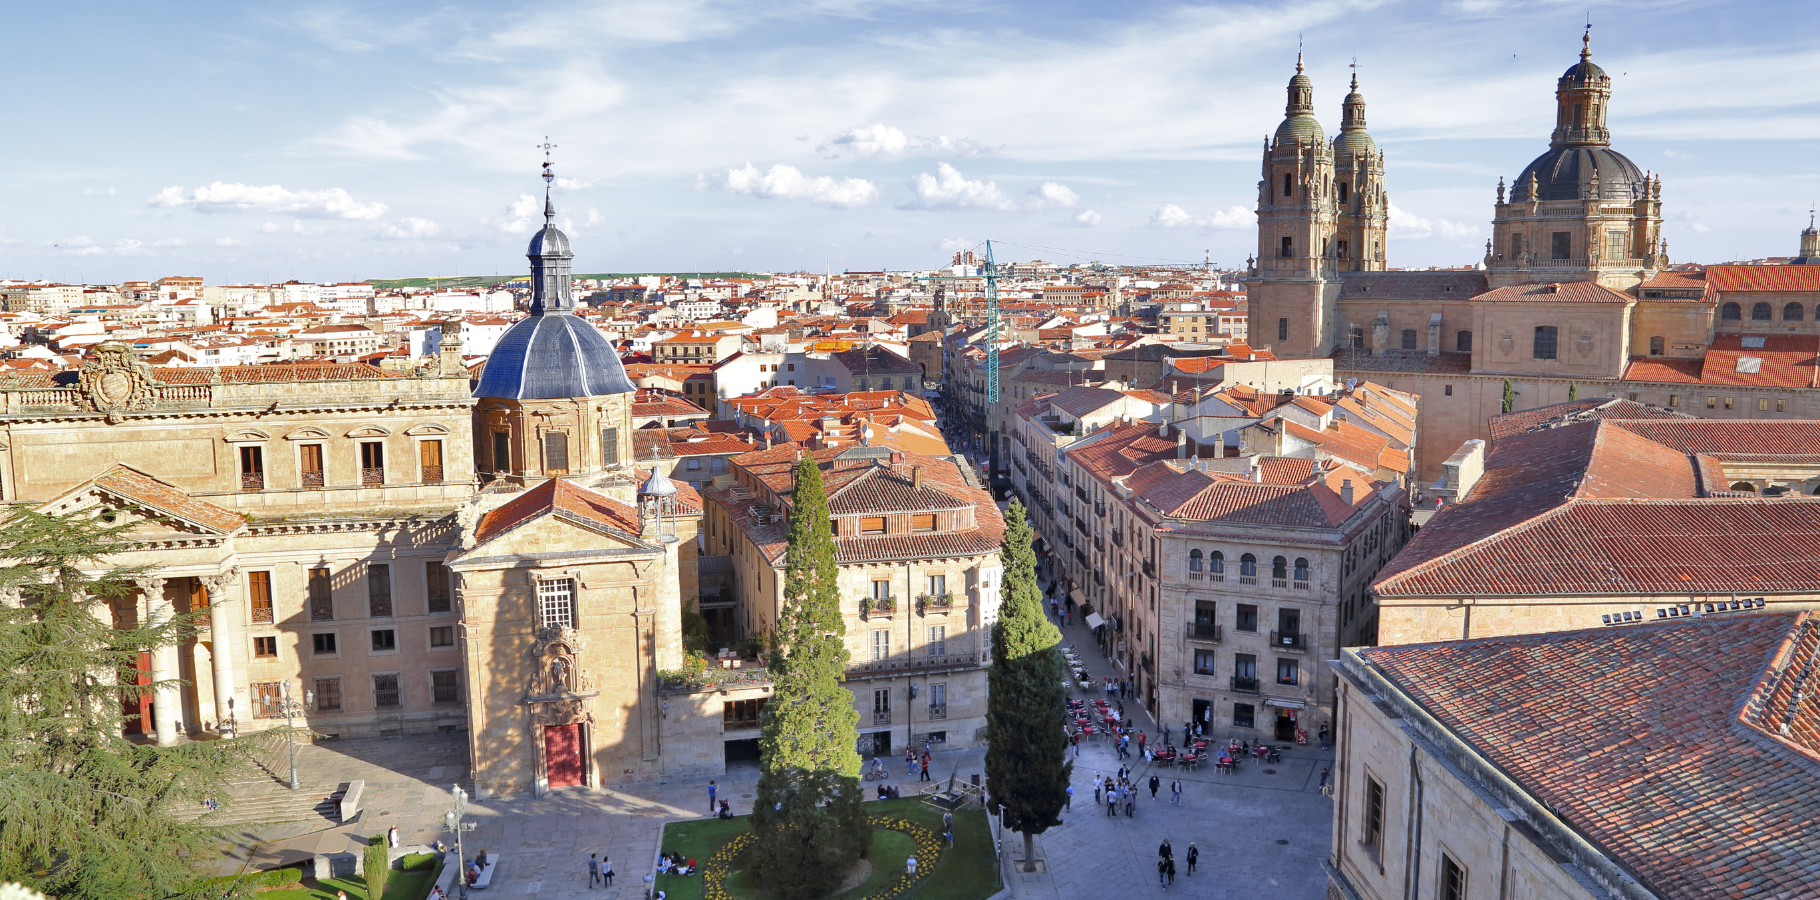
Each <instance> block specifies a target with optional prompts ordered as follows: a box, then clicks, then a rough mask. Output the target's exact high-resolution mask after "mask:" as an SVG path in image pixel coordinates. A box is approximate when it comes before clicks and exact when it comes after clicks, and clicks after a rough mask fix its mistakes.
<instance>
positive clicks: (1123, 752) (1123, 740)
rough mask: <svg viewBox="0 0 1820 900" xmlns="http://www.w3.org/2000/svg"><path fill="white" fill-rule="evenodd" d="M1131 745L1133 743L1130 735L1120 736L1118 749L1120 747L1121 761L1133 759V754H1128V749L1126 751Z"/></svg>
mask: <svg viewBox="0 0 1820 900" xmlns="http://www.w3.org/2000/svg"><path fill="white" fill-rule="evenodd" d="M1129 743H1131V736H1130V735H1128V734H1127V735H1120V736H1119V744H1118V747H1119V759H1130V758H1131V753H1130V752H1128V751H1127V750H1126V749H1125V745H1127V744H1129Z"/></svg>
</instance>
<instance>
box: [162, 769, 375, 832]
mask: <svg viewBox="0 0 1820 900" xmlns="http://www.w3.org/2000/svg"><path fill="white" fill-rule="evenodd" d="M340 787H341V786H340V785H333V784H331V785H323V784H309V783H305V784H303V785H302V786H301V787H299V788H298V789H297V790H295V791H293V790H291V789H290V788H289V787H287V786H286V785H283V784H279V783H277V782H275V781H273V780H271V779H269V778H259V779H252V780H246V781H231V782H227V783H225V784H223V785H222V790H221V793H220V794H219V795H217V796H216V799H217V800H218V801H219V802H220V805H219V806H217V807H216V809H215V811H214V812H212V813H211V812H208V811H207V810H205V809H203V807H202V805H201V804H197V805H196V806H194V807H191V808H188V809H182V810H177V811H175V815H176V817H177V818H179V819H183V820H187V821H192V822H204V823H207V824H210V825H248V824H254V823H258V824H266V823H277V822H311V823H322V824H327V825H334V824H337V823H339V822H340V821H341V819H340V815H339V813H338V812H337V811H336V807H335V801H334V800H333V799H332V798H333V796H334V794H335V792H336V791H337V790H339V789H340Z"/></svg>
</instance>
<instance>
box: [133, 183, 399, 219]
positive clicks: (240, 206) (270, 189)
mask: <svg viewBox="0 0 1820 900" xmlns="http://www.w3.org/2000/svg"><path fill="white" fill-rule="evenodd" d="M151 205H152V206H181V207H188V208H190V209H194V210H196V211H197V212H210V213H213V212H246V211H248V210H258V211H259V212H279V213H289V214H291V215H293V216H298V217H300V218H306V219H377V218H379V217H380V216H381V215H383V214H384V213H385V204H383V203H362V202H360V201H358V200H355V199H354V198H353V197H352V196H350V195H349V194H348V192H347V190H346V189H345V188H329V189H327V190H321V191H292V190H287V189H286V188H284V187H283V186H281V185H276V184H268V185H258V186H256V185H247V184H227V183H225V182H220V181H217V182H215V183H214V184H210V185H208V186H206V187H199V188H196V189H195V190H193V191H191V192H190V193H189V194H188V195H187V196H185V195H184V193H183V188H181V187H167V188H165V189H164V190H162V191H159V192H158V194H157V195H156V196H154V197H153V198H152V199H151Z"/></svg>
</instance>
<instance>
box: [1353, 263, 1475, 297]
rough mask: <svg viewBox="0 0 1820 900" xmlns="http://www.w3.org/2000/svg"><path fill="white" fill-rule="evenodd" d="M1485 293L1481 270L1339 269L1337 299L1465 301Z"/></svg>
mask: <svg viewBox="0 0 1820 900" xmlns="http://www.w3.org/2000/svg"><path fill="white" fill-rule="evenodd" d="M1484 292H1485V273H1484V272H1474V271H1457V270H1456V271H1438V272H1342V273H1341V274H1340V299H1341V300H1342V301H1345V300H1425V301H1430V302H1433V301H1438V300H1465V299H1468V298H1470V297H1474V296H1477V295H1479V294H1482V293H1484Z"/></svg>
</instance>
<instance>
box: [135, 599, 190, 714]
mask: <svg viewBox="0 0 1820 900" xmlns="http://www.w3.org/2000/svg"><path fill="white" fill-rule="evenodd" d="M139 592H140V593H141V594H143V595H144V596H145V621H146V624H147V625H150V626H151V627H153V628H163V627H165V626H167V625H169V624H170V623H171V619H172V618H173V616H174V615H175V613H174V612H173V611H172V608H171V601H170V599H169V598H167V597H165V596H164V579H162V578H155V577H146V578H141V579H139ZM149 655H150V656H151V661H152V684H153V685H155V686H154V687H153V688H152V723H153V733H154V734H155V735H156V737H157V739H158V745H159V746H161V747H165V746H170V745H171V744H174V743H176V742H177V719H178V718H179V717H180V715H181V714H182V708H183V696H182V694H181V693H180V688H179V685H178V684H177V680H176V679H177V646H176V644H175V643H164V644H160V645H158V646H156V647H152V648H151V652H150V654H149Z"/></svg>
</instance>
